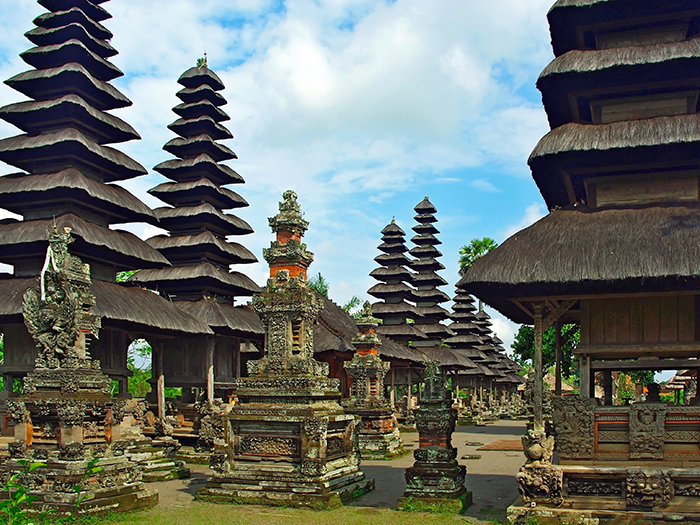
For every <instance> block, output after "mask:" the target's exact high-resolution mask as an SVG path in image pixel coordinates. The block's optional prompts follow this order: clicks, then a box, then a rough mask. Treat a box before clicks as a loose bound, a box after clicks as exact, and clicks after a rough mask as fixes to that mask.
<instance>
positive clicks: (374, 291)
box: [352, 219, 426, 345]
mask: <svg viewBox="0 0 700 525" xmlns="http://www.w3.org/2000/svg"><path fill="white" fill-rule="evenodd" d="M405 236H406V233H405V232H404V231H403V230H402V229H401V227H400V226H399V225H398V224H396V221H395V220H393V219H392V221H391V223H390V224H388V225H387V226H386V227H385V228H384V229H383V230H382V244H380V245H379V250H380V251H381V252H382V254H381V255H379V256H377V257H375V258H374V260H375V261H376V262H377V263H379V264H380V267H379V268H377V269H375V270H373V271H372V273H370V275H371V276H372V277H374V278H375V279H376V280H377V281H379V284H375V285H374V286H373V287H371V288H370V289H369V290H368V291H367V293H369V294H370V295H372V296H374V297H376V298H377V299H380V302H377V303H374V304H373V305H372V311H373V313H374V315H375V316H376V317H378V318H379V319H381V320H382V322H383V324H382V325H381V326H380V327H379V328H378V329H377V333H379V334H381V335H384V336H386V337H390V338H391V339H394V340H395V341H397V342H398V343H400V344H403V345H408V344H409V342H413V341H417V340H419V339H425V338H426V336H425V334H424V333H423V332H421V331H420V330H418V329H416V328H415V327H414V326H413V324H409V323H408V322H407V319H413V320H418V319H420V318H421V314H420V312H419V310H418V309H417V308H416V307H415V306H414V305H413V304H411V302H413V301H415V300H416V297H415V293H416V290H415V289H414V288H413V287H412V286H411V285H410V284H409V283H410V282H411V280H412V279H413V273H412V272H411V271H410V270H408V268H407V266H408V265H409V264H410V260H409V258H408V257H407V256H406V252H407V251H408V249H407V248H406V240H405ZM356 333H357V332H355V333H353V334H352V337H354V336H355V334H356Z"/></svg>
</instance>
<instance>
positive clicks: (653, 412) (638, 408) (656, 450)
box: [629, 403, 667, 459]
mask: <svg viewBox="0 0 700 525" xmlns="http://www.w3.org/2000/svg"><path fill="white" fill-rule="evenodd" d="M666 410H667V407H666V405H663V404H647V403H635V404H633V405H631V406H630V415H629V428H630V458H632V459H663V457H664V427H665V423H666Z"/></svg>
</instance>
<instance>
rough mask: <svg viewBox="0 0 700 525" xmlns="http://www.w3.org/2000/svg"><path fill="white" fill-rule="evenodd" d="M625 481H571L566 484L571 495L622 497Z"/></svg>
mask: <svg viewBox="0 0 700 525" xmlns="http://www.w3.org/2000/svg"><path fill="white" fill-rule="evenodd" d="M623 485H624V480H604V479H569V480H568V481H567V483H566V488H567V492H568V493H569V494H578V495H599V496H622V490H623Z"/></svg>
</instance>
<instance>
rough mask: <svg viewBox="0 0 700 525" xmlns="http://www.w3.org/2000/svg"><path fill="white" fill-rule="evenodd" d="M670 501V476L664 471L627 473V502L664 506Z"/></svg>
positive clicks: (633, 504) (635, 504)
mask: <svg viewBox="0 0 700 525" xmlns="http://www.w3.org/2000/svg"><path fill="white" fill-rule="evenodd" d="M670 502H671V478H670V477H669V476H668V474H666V473H665V472H661V471H654V470H640V471H638V472H630V473H629V474H628V475H627V504H628V505H630V506H633V507H645V508H653V507H666V506H668V504H669V503H670Z"/></svg>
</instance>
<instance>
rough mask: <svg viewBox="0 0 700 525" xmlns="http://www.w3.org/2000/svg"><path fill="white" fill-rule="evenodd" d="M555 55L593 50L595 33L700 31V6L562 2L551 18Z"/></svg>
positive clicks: (634, 0) (681, 0)
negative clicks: (663, 25) (660, 28)
mask: <svg viewBox="0 0 700 525" xmlns="http://www.w3.org/2000/svg"><path fill="white" fill-rule="evenodd" d="M547 18H548V19H549V27H550V32H551V35H552V48H553V50H554V54H555V56H559V55H562V54H564V53H566V52H567V51H570V50H572V49H583V48H585V47H588V48H593V47H594V44H595V34H596V33H598V32H601V31H603V30H607V31H610V30H611V28H612V29H614V30H616V31H624V30H627V29H631V28H638V27H644V25H645V24H646V25H650V24H655V23H656V21H655V20H654V18H658V19H663V20H665V21H666V22H667V24H668V25H679V24H684V23H685V24H688V25H689V26H690V27H695V28H697V24H698V21H699V20H700V7H698V3H697V2H696V1H695V0H677V1H673V2H671V1H666V2H663V1H662V2H660V1H658V0H558V1H557V2H556V3H555V4H554V6H553V7H552V8H551V9H550V11H549V14H548V15H547Z"/></svg>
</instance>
